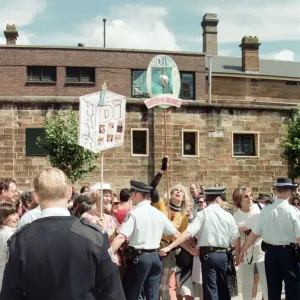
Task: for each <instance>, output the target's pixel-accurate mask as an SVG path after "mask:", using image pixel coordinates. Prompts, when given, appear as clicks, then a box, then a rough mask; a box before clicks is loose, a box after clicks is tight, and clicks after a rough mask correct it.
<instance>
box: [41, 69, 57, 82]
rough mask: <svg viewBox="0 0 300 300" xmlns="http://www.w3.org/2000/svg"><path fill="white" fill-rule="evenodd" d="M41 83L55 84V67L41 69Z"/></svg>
mask: <svg viewBox="0 0 300 300" xmlns="http://www.w3.org/2000/svg"><path fill="white" fill-rule="evenodd" d="M42 81H49V82H56V67H42Z"/></svg>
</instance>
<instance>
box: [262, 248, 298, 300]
mask: <svg viewBox="0 0 300 300" xmlns="http://www.w3.org/2000/svg"><path fill="white" fill-rule="evenodd" d="M265 268H266V276H267V283H268V294H269V300H280V299H281V292H282V281H284V284H285V296H286V298H285V299H286V300H296V299H300V264H299V263H297V261H296V259H295V257H294V256H293V254H292V253H291V251H290V250H289V249H288V248H270V249H268V251H267V253H266V256H265Z"/></svg>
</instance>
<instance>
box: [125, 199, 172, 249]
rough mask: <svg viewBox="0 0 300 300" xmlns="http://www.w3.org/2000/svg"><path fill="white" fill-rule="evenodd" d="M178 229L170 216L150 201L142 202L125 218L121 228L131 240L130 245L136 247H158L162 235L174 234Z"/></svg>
mask: <svg viewBox="0 0 300 300" xmlns="http://www.w3.org/2000/svg"><path fill="white" fill-rule="evenodd" d="M175 232H176V229H175V228H174V226H173V225H172V223H171V222H170V221H169V220H168V218H167V217H166V216H165V215H164V214H163V213H162V212H160V211H159V210H158V209H156V208H155V207H153V206H151V204H150V203H149V201H147V200H144V201H142V202H140V203H139V204H138V205H137V206H136V208H135V209H133V210H131V211H130V212H129V213H128V214H127V216H126V218H125V219H124V221H123V223H122V226H121V228H120V233H122V234H123V235H124V236H125V237H126V238H127V239H128V241H129V246H131V247H134V248H136V249H148V250H150V249H158V248H159V244H160V240H161V238H162V235H163V234H164V235H166V236H168V235H172V234H174V233H175Z"/></svg>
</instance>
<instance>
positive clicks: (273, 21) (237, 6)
mask: <svg viewBox="0 0 300 300" xmlns="http://www.w3.org/2000/svg"><path fill="white" fill-rule="evenodd" d="M199 12H200V14H201V16H202V15H204V13H206V12H211V13H217V14H218V18H219V19H220V22H219V25H218V32H219V33H218V39H219V41H220V42H236V41H241V40H242V37H243V36H245V35H252V36H258V37H259V39H260V40H261V41H281V40H299V39H300V18H299V12H300V2H299V1H298V0H289V1H280V2H277V3H276V2H275V1H272V2H266V1H263V2H262V1H248V2H245V1H241V2H235V3H234V4H232V5H230V4H229V3H227V1H223V2H220V4H219V5H218V7H215V6H206V7H202V8H201V9H200V10H199Z"/></svg>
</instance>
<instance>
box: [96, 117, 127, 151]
mask: <svg viewBox="0 0 300 300" xmlns="http://www.w3.org/2000/svg"><path fill="white" fill-rule="evenodd" d="M123 122H124V121H123V120H115V121H110V122H108V123H105V124H100V125H99V136H98V146H104V145H105V144H106V145H109V144H111V143H116V144H118V143H121V142H122V134H123V130H124V124H123Z"/></svg>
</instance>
